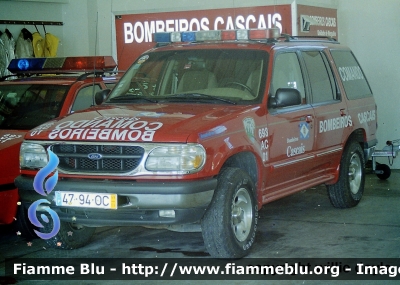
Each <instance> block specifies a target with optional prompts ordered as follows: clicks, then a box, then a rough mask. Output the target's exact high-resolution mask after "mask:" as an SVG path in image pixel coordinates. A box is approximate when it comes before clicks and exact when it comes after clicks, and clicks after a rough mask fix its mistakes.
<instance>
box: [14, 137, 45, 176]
mask: <svg viewBox="0 0 400 285" xmlns="http://www.w3.org/2000/svg"><path fill="white" fill-rule="evenodd" d="M47 162H48V159H47V152H46V150H45V149H44V147H43V146H41V145H40V144H35V143H27V142H23V143H22V145H21V150H20V153H19V165H20V167H21V169H26V168H31V169H32V168H42V167H45V166H46V165H47Z"/></svg>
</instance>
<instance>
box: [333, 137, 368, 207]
mask: <svg viewBox="0 0 400 285" xmlns="http://www.w3.org/2000/svg"><path fill="white" fill-rule="evenodd" d="M364 165H365V159H364V152H363V150H362V148H361V146H360V144H359V143H358V142H356V141H351V142H349V144H348V145H346V147H345V149H344V152H343V156H342V159H341V162H340V170H339V180H338V181H337V182H336V183H335V184H333V185H327V189H328V195H329V200H330V201H331V204H332V205H333V206H334V207H336V208H351V207H354V206H356V205H357V204H358V203H359V202H360V200H361V198H362V195H363V193H364V184H365V167H364Z"/></svg>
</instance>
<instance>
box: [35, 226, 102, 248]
mask: <svg viewBox="0 0 400 285" xmlns="http://www.w3.org/2000/svg"><path fill="white" fill-rule="evenodd" d="M52 230H53V223H52V222H51V223H45V225H44V227H43V228H41V229H40V232H42V233H49V232H51V231H52ZM95 231H96V228H93V227H85V226H81V225H77V224H73V223H68V222H62V221H61V222H60V230H59V231H58V233H57V234H56V235H55V236H54V237H52V238H50V239H46V240H45V241H46V243H47V244H48V245H49V246H51V247H53V248H58V249H76V248H80V247H82V246H85V245H86V244H88V243H89V241H90V239H91V237H92V236H93V234H94V232H95Z"/></svg>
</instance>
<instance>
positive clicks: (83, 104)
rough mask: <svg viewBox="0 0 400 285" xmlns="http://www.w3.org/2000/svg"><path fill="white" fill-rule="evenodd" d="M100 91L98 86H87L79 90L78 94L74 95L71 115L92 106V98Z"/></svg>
mask: <svg viewBox="0 0 400 285" xmlns="http://www.w3.org/2000/svg"><path fill="white" fill-rule="evenodd" d="M100 90H101V88H100V86H99V85H95V86H94V88H93V85H89V86H86V87H84V88H82V89H81V90H79V92H78V94H76V98H75V102H74V104H73V105H72V108H71V113H73V112H76V111H79V110H84V109H87V108H89V107H90V106H92V104H93V96H94V94H96V92H98V91H100Z"/></svg>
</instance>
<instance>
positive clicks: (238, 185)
mask: <svg viewBox="0 0 400 285" xmlns="http://www.w3.org/2000/svg"><path fill="white" fill-rule="evenodd" d="M257 220H258V207H257V202H256V199H255V186H254V184H253V181H252V180H251V178H250V177H249V175H248V174H247V173H245V172H244V171H242V170H240V169H238V168H225V169H224V170H222V172H221V174H220V176H219V178H218V185H217V189H216V190H215V193H214V197H213V200H212V201H211V203H210V206H209V208H208V209H207V212H206V213H205V215H204V217H203V219H202V221H201V227H202V233H203V239H204V244H205V246H206V249H207V251H208V252H209V254H210V255H211V256H212V257H215V258H241V257H244V256H246V255H247V254H248V253H249V251H250V248H251V246H252V245H253V243H254V240H255V234H256V229H257Z"/></svg>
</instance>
